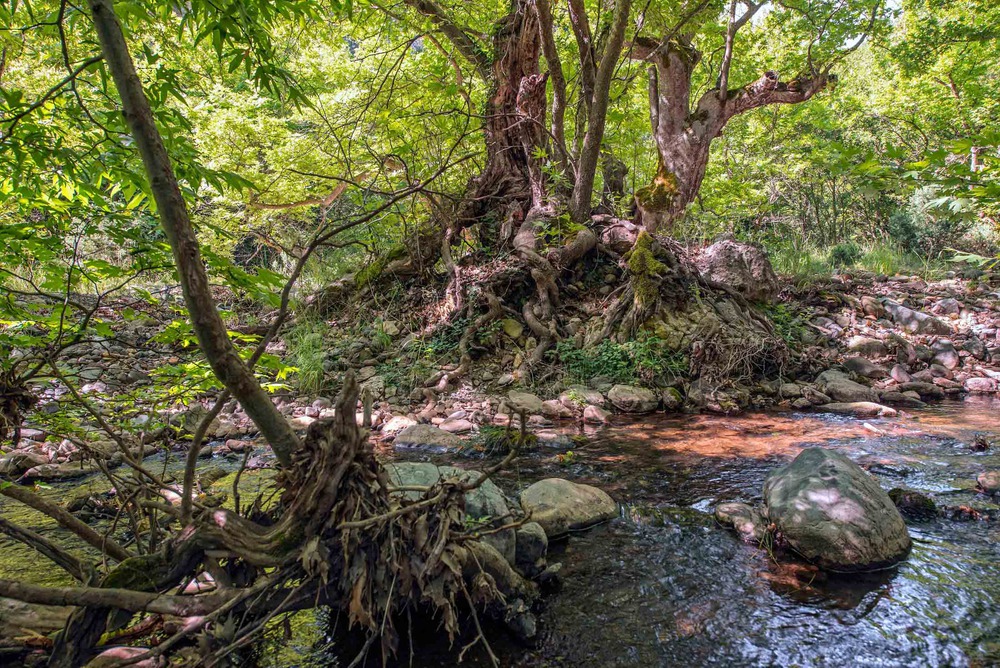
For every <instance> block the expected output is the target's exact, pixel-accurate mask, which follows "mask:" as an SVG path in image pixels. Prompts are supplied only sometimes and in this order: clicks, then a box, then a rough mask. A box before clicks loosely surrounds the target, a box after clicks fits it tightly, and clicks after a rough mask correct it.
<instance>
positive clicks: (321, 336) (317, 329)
mask: <svg viewBox="0 0 1000 668" xmlns="http://www.w3.org/2000/svg"><path fill="white" fill-rule="evenodd" d="M328 330H329V328H328V327H327V326H326V325H325V324H324V323H322V322H318V321H313V320H304V321H302V322H300V323H298V324H296V325H295V327H293V328H292V330H291V331H290V332H289V333H288V336H287V337H286V340H287V342H288V353H289V357H290V359H291V363H292V366H294V367H295V369H296V376H297V378H298V386H299V389H300V390H301V391H302V392H305V393H307V394H318V393H319V392H320V391H322V389H323V387H324V384H325V381H324V379H325V375H326V370H325V369H324V368H323V363H324V362H325V361H326V350H327V344H326V337H325V332H327V331H328Z"/></svg>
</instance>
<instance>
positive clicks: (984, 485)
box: [976, 471, 1000, 496]
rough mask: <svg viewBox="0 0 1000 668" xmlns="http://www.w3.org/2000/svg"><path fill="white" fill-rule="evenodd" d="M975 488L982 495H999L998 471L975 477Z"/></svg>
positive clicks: (999, 473)
mask: <svg viewBox="0 0 1000 668" xmlns="http://www.w3.org/2000/svg"><path fill="white" fill-rule="evenodd" d="M976 488H977V489H978V490H979V491H980V492H982V493H983V494H989V495H991V496H992V495H994V494H997V493H1000V471H986V472H984V473H980V474H979V475H978V476H977V477H976Z"/></svg>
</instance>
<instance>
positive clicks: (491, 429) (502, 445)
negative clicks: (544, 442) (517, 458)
mask: <svg viewBox="0 0 1000 668" xmlns="http://www.w3.org/2000/svg"><path fill="white" fill-rule="evenodd" d="M476 445H477V447H479V448H481V449H482V451H483V452H484V453H485V454H487V455H506V454H508V453H510V452H511V451H512V450H514V449H517V450H519V451H521V452H524V451H526V450H531V449H533V448H535V447H536V446H537V445H538V436H536V435H535V434H534V433H532V432H530V431H526V430H523V431H522V430H521V429H518V428H516V427H507V426H498V425H491V424H487V425H483V426H482V427H480V428H479V434H478V436H477V438H476Z"/></svg>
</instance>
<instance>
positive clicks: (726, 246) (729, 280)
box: [695, 239, 781, 302]
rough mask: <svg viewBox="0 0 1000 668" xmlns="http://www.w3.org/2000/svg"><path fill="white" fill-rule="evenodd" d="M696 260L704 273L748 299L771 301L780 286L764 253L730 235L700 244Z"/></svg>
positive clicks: (710, 278) (699, 268) (705, 275)
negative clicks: (708, 244)
mask: <svg viewBox="0 0 1000 668" xmlns="http://www.w3.org/2000/svg"><path fill="white" fill-rule="evenodd" d="M695 264H696V265H697V267H698V270H699V271H700V272H701V274H702V275H703V276H704V277H706V278H708V279H709V280H712V281H714V282H716V283H721V284H723V285H727V286H729V287H730V288H732V289H734V290H736V291H737V292H738V293H740V294H741V295H743V296H744V297H746V298H747V299H749V300H750V301H755V302H769V301H772V300H773V299H774V298H775V297H776V296H777V294H778V292H779V291H780V289H781V285H780V283H779V282H778V276H777V275H776V274H775V273H774V268H773V267H772V266H771V261H770V260H768V259H767V254H766V253H764V251H763V250H761V249H760V248H757V247H756V246H751V245H750V244H743V243H739V242H738V241H735V240H733V239H722V240H721V241H717V242H715V243H714V244H712V245H711V246H708V247H707V248H703V249H702V250H701V251H699V252H698V254H697V255H696V256H695Z"/></svg>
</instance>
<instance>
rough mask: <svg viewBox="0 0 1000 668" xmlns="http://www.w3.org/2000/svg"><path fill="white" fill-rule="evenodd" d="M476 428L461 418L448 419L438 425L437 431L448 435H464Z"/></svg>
mask: <svg viewBox="0 0 1000 668" xmlns="http://www.w3.org/2000/svg"><path fill="white" fill-rule="evenodd" d="M475 428H476V425H474V424H472V423H471V422H469V421H468V420H463V419H461V418H448V419H447V420H445V421H444V422H442V423H441V424H440V425H438V429H440V430H441V431H446V432H448V433H449V434H465V433H468V432H470V431H472V430H473V429H475Z"/></svg>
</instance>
